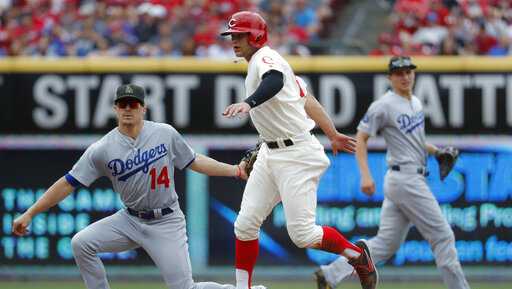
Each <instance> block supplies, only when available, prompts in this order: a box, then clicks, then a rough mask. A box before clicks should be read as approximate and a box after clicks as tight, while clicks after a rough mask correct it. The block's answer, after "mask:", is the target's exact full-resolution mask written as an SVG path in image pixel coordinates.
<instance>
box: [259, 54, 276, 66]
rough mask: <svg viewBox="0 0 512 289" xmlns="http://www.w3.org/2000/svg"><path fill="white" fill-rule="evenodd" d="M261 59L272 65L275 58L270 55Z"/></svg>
mask: <svg viewBox="0 0 512 289" xmlns="http://www.w3.org/2000/svg"><path fill="white" fill-rule="evenodd" d="M261 61H263V63H265V64H270V65H272V64H274V60H273V59H272V57H270V56H263V57H262V58H261Z"/></svg>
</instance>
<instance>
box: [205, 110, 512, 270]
mask: <svg viewBox="0 0 512 289" xmlns="http://www.w3.org/2000/svg"><path fill="white" fill-rule="evenodd" d="M419 119H421V117H417V120H407V123H405V122H406V120H403V121H404V126H407V127H410V126H411V124H412V123H417V122H418V121H419ZM230 154H231V155H239V154H238V153H234V152H231V151H230ZM211 155H212V156H213V157H219V158H221V159H224V160H226V161H229V160H230V159H229V154H227V153H226V151H221V150H218V151H211ZM329 157H330V159H331V166H330V168H329V169H328V170H327V172H326V173H325V174H324V176H323V177H322V179H321V182H320V185H319V188H318V194H317V198H318V206H317V216H316V217H317V223H319V224H322V225H329V226H333V227H335V228H337V229H338V230H339V231H340V232H342V233H343V234H344V235H346V236H348V237H349V238H351V239H353V240H355V239H359V238H361V237H364V238H371V237H372V236H374V235H376V233H377V229H378V225H379V219H380V205H381V203H382V201H383V199H384V192H383V182H384V175H385V173H386V171H387V167H386V161H385V152H383V151H372V152H370V153H369V155H368V163H369V166H370V170H371V172H372V175H373V178H374V180H375V183H376V193H375V194H374V195H373V196H372V197H368V196H366V195H365V194H363V193H362V192H361V191H360V189H359V179H360V176H359V172H358V169H357V163H356V160H355V158H354V156H353V155H348V154H339V155H337V156H333V155H330V156H329ZM231 161H234V160H231ZM510 164H512V149H511V148H509V147H493V148H477V147H474V146H473V147H467V148H466V149H463V150H462V152H461V155H460V157H459V160H458V162H457V164H456V166H455V168H454V169H453V171H452V172H451V173H450V175H449V176H448V177H447V178H446V179H445V180H444V181H443V182H441V181H440V179H439V170H438V164H437V162H436V160H435V159H434V158H433V157H431V158H429V159H428V170H429V172H430V174H429V176H428V177H427V181H428V184H429V186H430V188H431V190H432V192H433V193H434V195H435V197H436V198H437V200H438V201H439V204H440V207H441V210H442V212H443V214H444V216H445V217H446V218H447V220H448V223H449V224H450V226H451V227H452V229H453V231H454V233H455V237H456V239H457V241H456V247H457V251H458V254H459V258H460V260H461V261H462V263H463V264H464V265H472V264H479V265H482V264H487V265H491V264H494V265H511V264H512V250H511V249H510V248H512V239H511V238H510V232H511V229H512V166H511V165H510ZM222 182H223V181H222V180H216V179H210V196H211V198H210V220H209V222H210V224H211V226H213V227H214V228H212V229H211V230H210V242H209V248H210V253H209V256H210V257H209V264H210V265H229V264H231V263H232V260H233V259H232V258H233V254H232V253H230V252H231V251H233V250H232V244H234V239H233V238H234V237H233V233H232V224H233V222H234V219H235V218H236V213H237V211H238V209H239V207H240V201H241V195H237V194H234V195H233V194H227V193H226V189H227V188H225V186H223V185H222ZM234 196H238V198H237V197H234ZM226 226H229V229H228V230H226V229H222V228H223V227H226ZM223 232H227V233H226V234H225V235H224V234H222V233H223ZM336 257H337V256H335V255H333V254H328V253H324V252H321V251H318V250H312V249H308V250H303V249H298V248H296V247H295V245H293V243H292V242H291V241H290V238H289V237H288V234H287V231H286V219H285V215H284V211H283V208H282V207H281V206H280V205H279V206H277V207H276V208H275V209H274V211H273V212H272V214H271V215H270V216H269V217H268V218H267V220H266V222H265V225H264V226H263V228H262V230H261V235H260V257H259V259H258V264H268V265H274V266H275V265H283V266H286V265H288V266H289V265H308V264H325V263H329V262H331V261H333V260H334V259H335V258H336ZM433 262H434V257H433V254H432V251H431V250H430V245H429V244H428V242H427V241H425V240H424V239H423V238H422V237H421V235H420V234H419V233H418V231H417V230H416V229H415V228H414V227H413V228H412V229H411V230H410V232H409V235H408V237H407V240H406V241H405V242H404V243H403V244H402V246H401V247H400V248H399V249H398V251H397V252H396V254H395V255H394V256H393V257H391V258H390V259H389V260H388V264H391V265H393V266H406V265H425V264H433Z"/></svg>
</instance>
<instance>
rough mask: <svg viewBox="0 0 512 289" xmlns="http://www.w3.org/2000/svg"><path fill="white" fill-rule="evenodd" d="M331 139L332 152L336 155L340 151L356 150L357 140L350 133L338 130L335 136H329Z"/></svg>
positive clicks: (351, 151)
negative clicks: (345, 133) (346, 133)
mask: <svg viewBox="0 0 512 289" xmlns="http://www.w3.org/2000/svg"><path fill="white" fill-rule="evenodd" d="M329 140H330V141H331V148H332V153H333V154H334V155H336V154H337V153H338V152H339V151H344V152H347V153H351V154H353V153H355V152H356V142H357V141H356V139H355V138H353V137H349V136H348V135H344V134H342V133H339V132H336V134H335V135H334V136H332V137H329Z"/></svg>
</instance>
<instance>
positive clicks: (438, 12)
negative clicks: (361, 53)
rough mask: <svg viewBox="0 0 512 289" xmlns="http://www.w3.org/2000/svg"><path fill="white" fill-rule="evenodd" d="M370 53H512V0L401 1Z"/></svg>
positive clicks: (395, 4)
mask: <svg viewBox="0 0 512 289" xmlns="http://www.w3.org/2000/svg"><path fill="white" fill-rule="evenodd" d="M391 21H392V26H393V30H392V31H391V32H389V33H388V32H384V33H382V34H380V36H379V39H378V42H379V47H377V48H375V49H373V50H372V51H371V52H370V55H395V54H409V55H492V56H504V55H509V54H512V47H511V43H512V0H444V1H443V0H397V1H395V2H394V6H393V13H392V15H391Z"/></svg>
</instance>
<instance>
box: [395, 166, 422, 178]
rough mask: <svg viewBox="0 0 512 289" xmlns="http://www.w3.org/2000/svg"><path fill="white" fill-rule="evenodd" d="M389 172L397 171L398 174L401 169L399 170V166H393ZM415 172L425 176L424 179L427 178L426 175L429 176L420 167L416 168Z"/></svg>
mask: <svg viewBox="0 0 512 289" xmlns="http://www.w3.org/2000/svg"><path fill="white" fill-rule="evenodd" d="M391 170H393V171H398V172H399V171H401V169H400V166H399V165H393V166H391ZM416 172H417V173H418V174H420V175H423V176H425V177H428V175H429V172H428V171H427V169H426V168H422V167H418V168H417V169H416Z"/></svg>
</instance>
